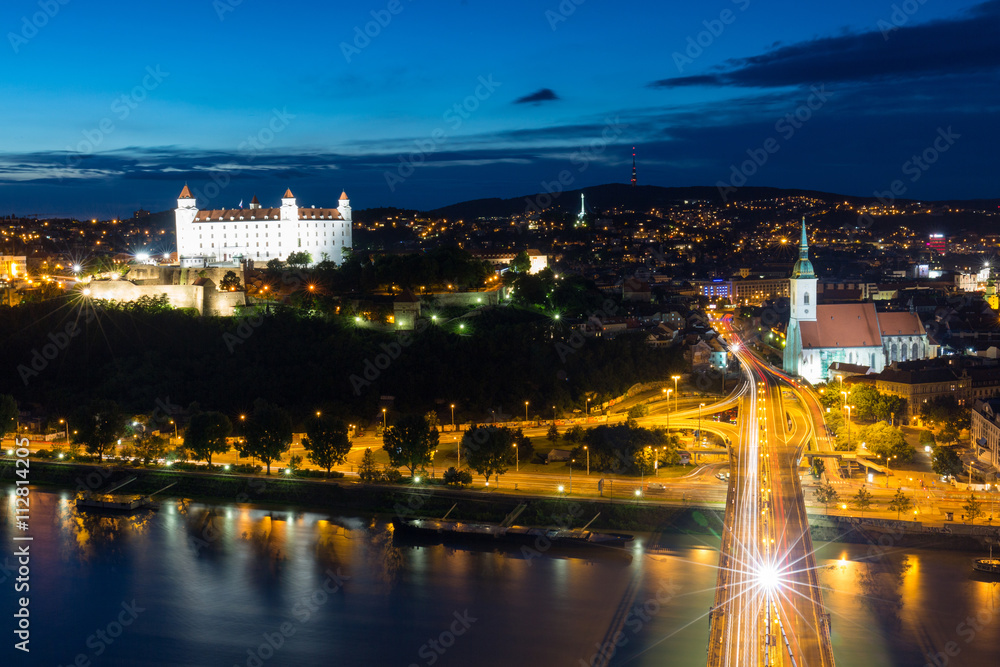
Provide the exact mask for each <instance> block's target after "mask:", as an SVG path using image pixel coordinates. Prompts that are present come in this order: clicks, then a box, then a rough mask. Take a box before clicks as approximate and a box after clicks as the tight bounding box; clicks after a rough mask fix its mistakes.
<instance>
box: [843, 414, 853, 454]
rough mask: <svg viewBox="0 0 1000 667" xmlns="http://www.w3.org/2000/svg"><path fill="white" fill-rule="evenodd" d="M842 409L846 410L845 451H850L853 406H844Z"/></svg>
mask: <svg viewBox="0 0 1000 667" xmlns="http://www.w3.org/2000/svg"><path fill="white" fill-rule="evenodd" d="M844 407H845V408H847V449H848V450H850V449H851V408H853V407H854V406H853V405H845V406H844Z"/></svg>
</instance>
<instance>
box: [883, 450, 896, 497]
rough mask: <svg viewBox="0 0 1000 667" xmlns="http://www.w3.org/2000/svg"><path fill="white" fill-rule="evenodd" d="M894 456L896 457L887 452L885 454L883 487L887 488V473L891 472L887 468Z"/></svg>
mask: <svg viewBox="0 0 1000 667" xmlns="http://www.w3.org/2000/svg"><path fill="white" fill-rule="evenodd" d="M894 458H896V457H895V456H889V455H888V454H886V457H885V488H887V489H888V488H889V475H890V474H891V471H890V470H889V462H890V461H892V460H893V459H894Z"/></svg>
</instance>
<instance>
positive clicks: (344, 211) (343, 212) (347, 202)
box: [337, 190, 351, 222]
mask: <svg viewBox="0 0 1000 667" xmlns="http://www.w3.org/2000/svg"><path fill="white" fill-rule="evenodd" d="M337 210H338V211H340V217H342V218H343V219H344V220H346V221H347V222H350V221H351V198H350V197H348V196H347V191H346V190H345V191H344V192H341V193H340V202H339V203H338V204H337Z"/></svg>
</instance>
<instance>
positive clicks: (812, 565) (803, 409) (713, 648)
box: [708, 334, 834, 667]
mask: <svg viewBox="0 0 1000 667" xmlns="http://www.w3.org/2000/svg"><path fill="white" fill-rule="evenodd" d="M730 338H731V341H732V343H733V345H732V348H733V350H734V351H735V352H736V355H737V357H738V359H739V361H740V364H741V366H742V368H743V372H744V376H745V379H744V382H743V384H742V385H741V386H740V388H739V389H738V391H737V392H735V393H734V396H732V397H730V400H737V401H738V403H739V408H740V413H739V421H738V425H737V429H738V435H737V437H736V438H734V439H733V441H732V444H731V447H730V479H729V488H728V495H727V499H726V515H725V529H724V531H723V538H722V554H721V557H720V561H719V577H718V584H717V587H716V595H715V604H714V605H713V607H712V610H711V613H710V630H709V646H708V665H709V667H721V666H725V667H750V666H766V667H771V666H777V665H782V666H784V665H791V666H793V667H807V666H808V667H814V666H815V667H827V666H830V667H832V666H833V665H834V659H833V650H832V645H831V641H830V620H829V615H828V614H827V613H826V611H825V608H824V606H823V599H822V594H821V591H820V588H819V582H818V579H817V576H816V562H815V558H814V555H813V546H812V538H811V536H810V534H809V523H808V520H807V518H806V510H805V502H804V499H803V495H802V488H801V485H800V481H799V473H798V471H799V461H800V460H801V458H802V456H803V455H804V454H808V455H813V456H833V455H834V453H833V451H832V450H833V447H832V443H831V442H830V441H829V438H827V437H825V436H819V435H818V434H817V433H816V432H815V431H814V429H813V423H814V419H815V417H816V415H817V414H818V415H819V419H820V421H819V423H821V424H822V414H821V412H820V408H819V405H818V403H817V402H816V400H815V397H814V396H812V395H811V394H810V392H808V391H807V390H804V389H803V388H801V387H799V386H798V385H797V384H796V383H795V382H793V381H791V379H790V378H787V377H785V376H783V375H782V374H780V373H779V372H777V371H775V370H773V369H771V368H770V367H769V366H767V365H766V364H765V363H763V362H761V361H759V360H758V359H756V358H755V357H754V356H752V355H751V354H750V353H749V352H748V351H747V347H746V346H744V345H740V344H739V339H738V337H737V336H736V335H734V334H731V335H730ZM786 396H787V397H788V398H787V399H786ZM712 408H713V409H716V408H717V406H712Z"/></svg>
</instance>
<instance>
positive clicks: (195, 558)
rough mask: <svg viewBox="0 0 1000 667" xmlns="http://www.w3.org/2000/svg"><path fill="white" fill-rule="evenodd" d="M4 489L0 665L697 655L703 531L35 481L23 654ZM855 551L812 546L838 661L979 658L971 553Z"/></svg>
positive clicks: (985, 596) (604, 661)
mask: <svg viewBox="0 0 1000 667" xmlns="http://www.w3.org/2000/svg"><path fill="white" fill-rule="evenodd" d="M4 492H5V508H4V513H3V518H2V523H0V542H2V544H3V551H2V555H0V563H2V564H3V565H4V568H3V569H0V579H2V580H3V582H2V584H0V590H2V593H0V600H2V601H3V609H4V612H3V614H2V616H3V618H4V619H5V620H4V621H3V623H4V624H5V625H4V627H3V628H2V630H3V632H2V636H3V637H4V638H5V639H4V641H5V646H4V650H3V653H2V655H3V656H4V659H3V661H2V664H4V665H11V664H30V665H70V664H78V665H88V664H89V665H148V666H153V665H219V666H220V667H228V666H230V665H250V666H253V665H256V666H258V667H261V666H263V665H368V666H371V665H379V666H380V665H398V666H400V667H409V666H410V665H428V666H429V665H442V666H451V665H454V666H463V667H464V666H468V665H554V666H561V665H565V666H567V667H578V666H582V665H591V664H593V665H633V666H636V667H638V666H641V665H671V666H680V665H691V666H695V665H699V666H700V665H704V664H705V655H706V654H705V649H706V642H707V640H708V621H707V616H706V614H707V612H708V610H709V607H710V605H711V604H712V600H713V587H714V585H715V580H716V571H715V565H716V562H717V559H718V552H717V548H718V546H719V541H718V540H717V539H715V538H713V537H711V536H708V537H700V536H690V535H677V534H671V533H670V532H667V531H665V532H663V533H658V534H657V535H655V536H639V538H638V539H637V541H636V544H635V547H634V548H633V549H632V551H631V554H632V558H631V559H629V558H618V557H610V558H605V557H603V556H599V555H595V556H594V557H592V558H587V559H581V558H575V557H565V555H563V554H553V553H551V552H546V553H543V554H538V553H522V552H521V550H520V549H515V548H511V549H506V550H499V551H494V550H485V549H484V550H470V549H463V548H452V547H448V546H442V545H423V546H418V545H414V544H411V543H404V542H403V541H402V540H400V539H398V537H394V535H393V532H392V528H391V526H390V525H387V524H386V523H385V522H384V521H380V520H373V519H368V518H359V517H353V516H341V515H338V514H328V513H323V512H313V511H300V510H295V509H278V508H274V509H261V508H256V507H252V506H248V505H237V504H235V503H233V504H218V505H206V504H200V503H188V502H180V501H176V500H171V501H165V502H164V503H163V507H162V508H161V509H160V511H159V512H158V513H147V514H144V515H140V516H138V517H131V518H123V517H100V516H95V515H88V514H81V513H79V512H78V511H77V510H76V509H75V507H74V506H73V503H72V494H69V493H50V492H43V491H39V490H34V491H33V493H32V512H31V525H30V531H29V534H30V535H31V536H32V537H33V538H34V539H33V541H32V542H31V543H30V553H31V564H30V567H31V572H30V587H31V588H30V593H28V594H27V595H30V604H29V609H30V622H31V624H30V631H31V640H30V648H31V653H30V655H29V654H23V653H21V652H19V651H16V650H15V649H14V648H13V645H14V643H15V642H16V641H17V639H16V638H15V637H14V635H13V632H12V631H13V630H14V629H15V621H16V620H15V619H13V618H12V614H13V613H14V611H15V610H16V605H17V600H16V598H17V597H20V596H22V595H24V594H23V593H21V594H16V593H15V592H14V584H15V577H17V574H16V571H15V570H16V567H13V566H14V565H15V564H14V559H13V556H12V554H13V550H14V546H13V545H14V542H13V541H12V537H13V536H14V534H15V533H16V534H18V535H20V534H21V533H20V532H17V531H16V527H15V526H14V524H13V521H14V520H13V516H14V512H13V507H14V502H13V496H12V495H11V494H10V489H9V488H5V489H4ZM867 552H868V548H867V547H864V546H860V545H849V544H828V545H820V546H819V548H818V552H817V562H818V565H819V567H820V569H821V573H820V577H819V578H820V581H821V582H822V584H823V585H824V586H825V587H827V588H828V590H827V591H826V593H825V598H826V602H827V605H828V607H829V610H830V612H831V614H832V618H833V621H832V622H833V640H834V652H835V654H836V657H837V664H838V665H839V666H840V667H854V666H857V667H872V666H883V665H886V666H889V665H901V666H903V665H905V666H910V665H916V666H919V665H924V664H932V665H944V664H948V665H969V666H981V665H992V664H996V659H997V656H998V655H1000V610H998V609H997V605H1000V591H998V589H997V586H998V585H997V584H992V583H988V582H981V581H975V580H973V579H972V578H970V572H971V569H970V559H971V558H972V556H973V554H970V553H961V552H949V551H936V550H917V549H903V550H899V551H896V550H892V549H890V550H889V551H888V553H887V555H879V556H878V557H876V558H874V560H870V559H868V558H867V557H866V554H867ZM4 559H6V560H4ZM977 616H978V619H977ZM970 617H971V618H972V623H969V621H968V619H969V618H970ZM938 652H940V653H941V657H940V658H938V659H936V660H935V661H930V658H928V657H927V656H928V655H931V654H933V653H938ZM948 653H951V655H947V654H948Z"/></svg>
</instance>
